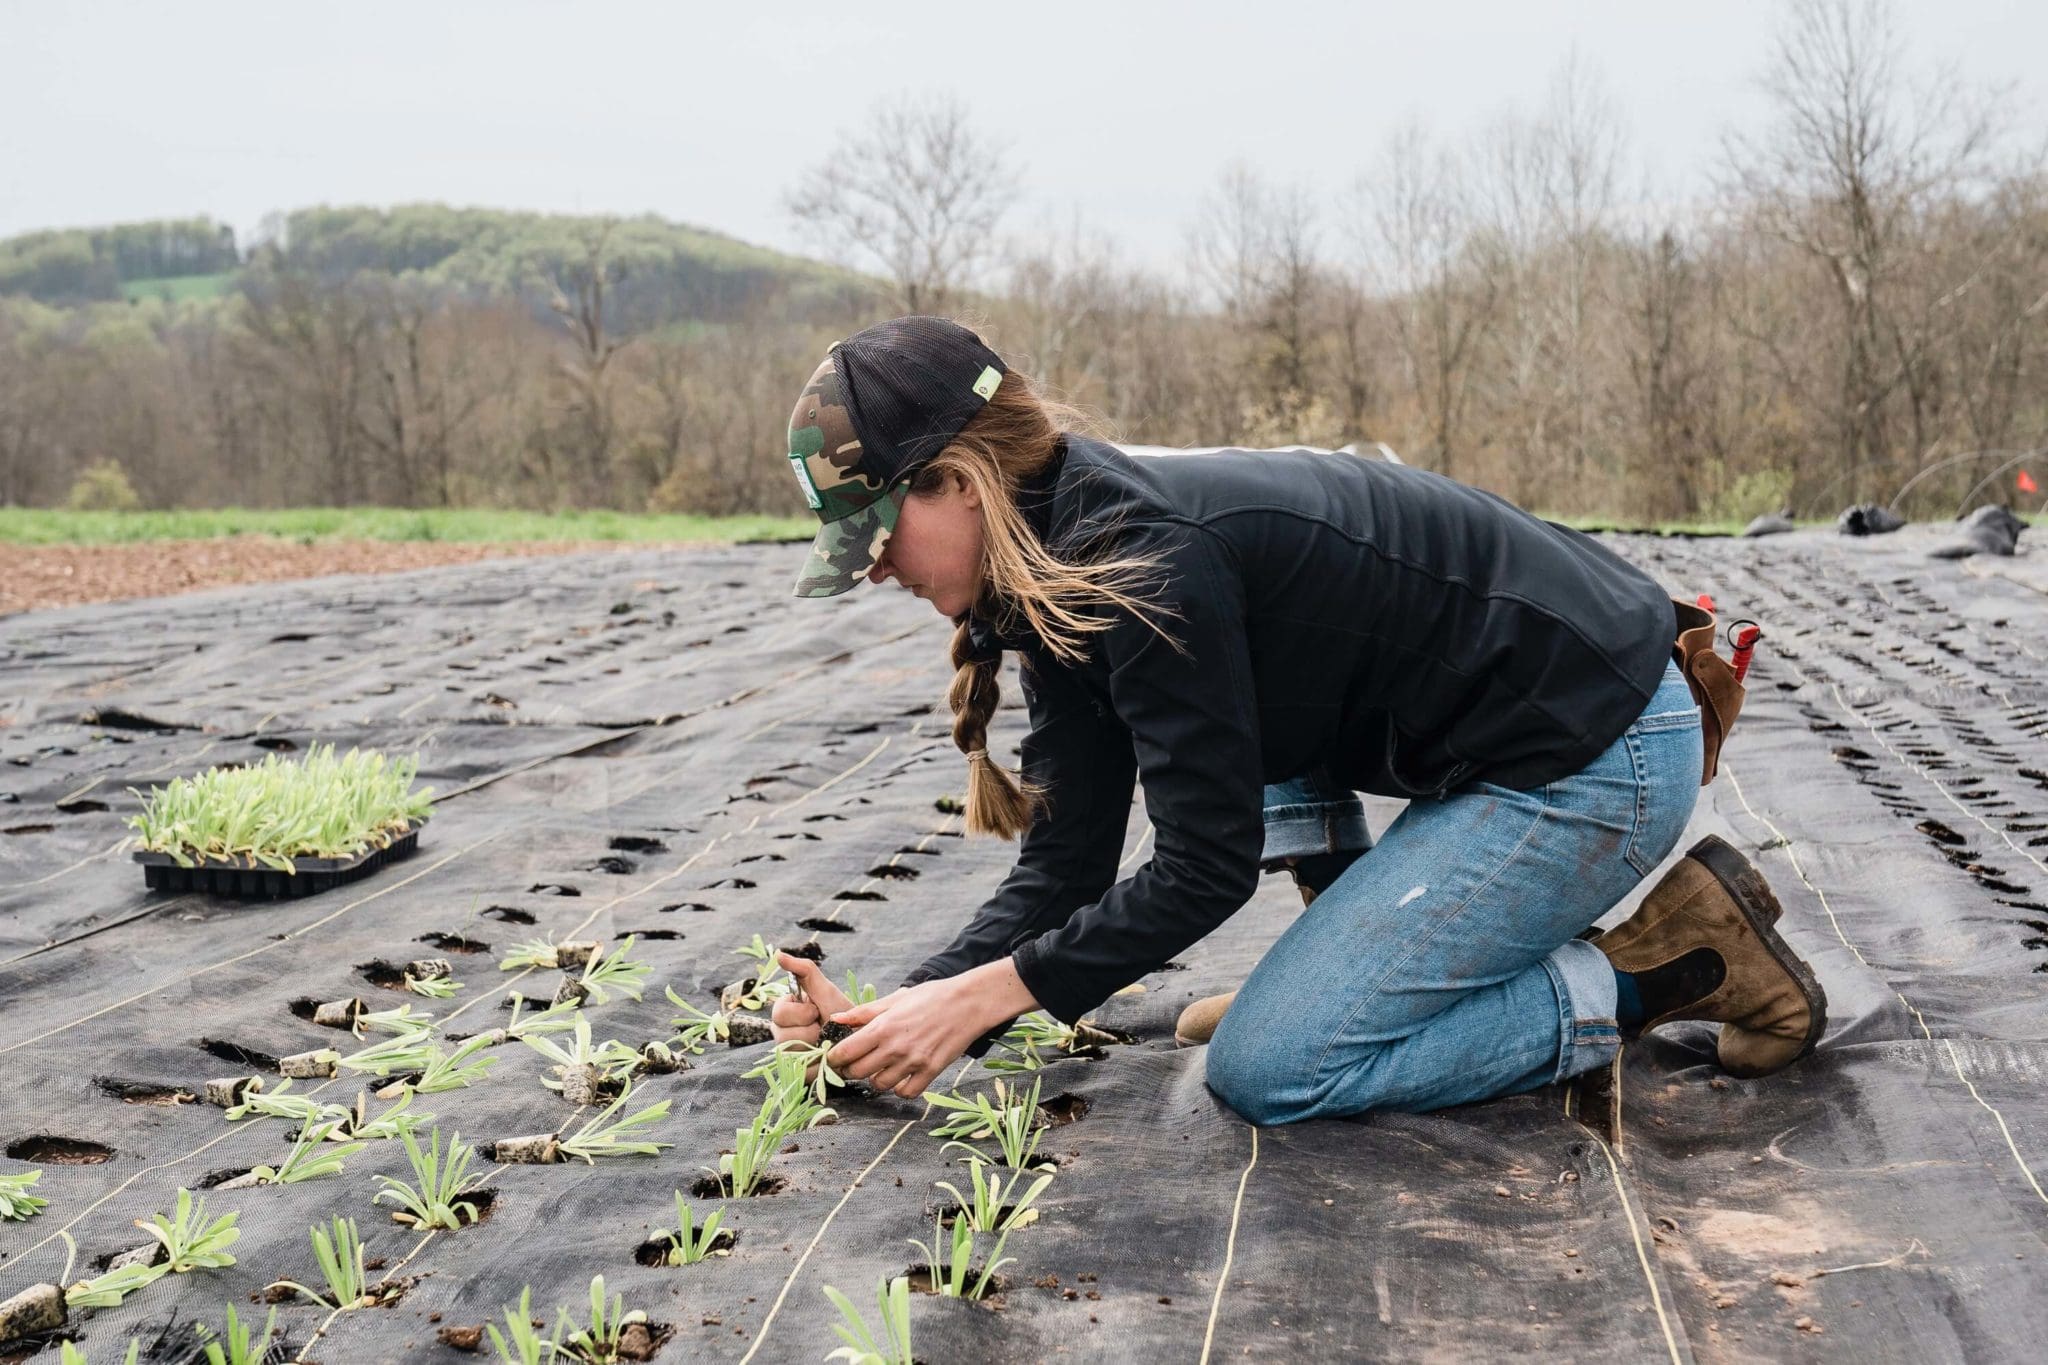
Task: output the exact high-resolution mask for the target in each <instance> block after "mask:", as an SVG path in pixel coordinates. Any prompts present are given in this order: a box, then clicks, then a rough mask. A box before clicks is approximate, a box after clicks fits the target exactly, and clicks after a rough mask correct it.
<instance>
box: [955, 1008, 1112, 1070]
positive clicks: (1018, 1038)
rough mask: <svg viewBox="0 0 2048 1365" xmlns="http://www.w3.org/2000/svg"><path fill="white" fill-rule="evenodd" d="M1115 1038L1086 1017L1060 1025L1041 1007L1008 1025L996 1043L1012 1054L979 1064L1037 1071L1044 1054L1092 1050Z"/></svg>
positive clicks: (1089, 1051)
mask: <svg viewBox="0 0 2048 1365" xmlns="http://www.w3.org/2000/svg"><path fill="white" fill-rule="evenodd" d="M1116 1041H1117V1040H1116V1038H1115V1037H1114V1036H1113V1035H1111V1034H1108V1033H1105V1032H1103V1031H1102V1030H1101V1029H1099V1028H1096V1027H1095V1026H1094V1025H1093V1024H1090V1023H1089V1022H1088V1021H1087V1020H1085V1019H1084V1020H1082V1021H1081V1022H1080V1023H1078V1024H1062V1023H1061V1022H1060V1021H1059V1020H1057V1019H1055V1018H1053V1017H1052V1016H1051V1015H1050V1014H1047V1013H1046V1012H1045V1011H1044V1010H1033V1011H1032V1012H1031V1013H1030V1014H1027V1015H1024V1016H1023V1017H1022V1018H1020V1019H1018V1020H1017V1022H1016V1023H1015V1024H1013V1025H1011V1026H1010V1030H1009V1032H1007V1033H1005V1034H1004V1035H1003V1036H1002V1038H1001V1039H1000V1040H999V1041H998V1043H997V1046H998V1047H1000V1048H1002V1049H1003V1050H1004V1051H1005V1052H1008V1053H1010V1054H1012V1055H1011V1056H1009V1057H997V1058H994V1059H992V1060H987V1061H984V1062H983V1063H982V1065H983V1066H984V1067H986V1068H987V1069H988V1070H990V1071H1036V1070H1038V1069H1039V1068H1040V1067H1041V1066H1043V1065H1045V1062H1046V1056H1045V1054H1047V1053H1057V1054H1059V1055H1061V1056H1066V1057H1075V1056H1080V1055H1082V1054H1084V1053H1091V1054H1092V1053H1095V1052H1097V1051H1099V1049H1101V1048H1102V1047H1104V1046H1106V1045H1108V1044H1111V1043H1114V1042H1116Z"/></svg>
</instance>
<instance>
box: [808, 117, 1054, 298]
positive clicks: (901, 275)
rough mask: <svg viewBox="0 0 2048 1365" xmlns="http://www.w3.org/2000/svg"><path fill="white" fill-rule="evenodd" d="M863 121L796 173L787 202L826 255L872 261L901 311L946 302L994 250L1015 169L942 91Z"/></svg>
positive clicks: (976, 276) (971, 281) (978, 271)
mask: <svg viewBox="0 0 2048 1365" xmlns="http://www.w3.org/2000/svg"><path fill="white" fill-rule="evenodd" d="M867 127H868V131H866V132H865V133H860V134H849V135H847V136H845V137H843V138H842V139H841V141H840V143H839V145H838V146H837V147H836V148H835V149H834V150H833V151H832V153H831V154H830V155H829V156H828V157H827V158H826V159H825V160H824V161H822V162H820V163H819V164H818V165H816V166H813V167H812V168H811V169H810V170H809V171H807V172H805V174H804V177H803V179H802V181H801V182H800V183H799V184H798V186H797V187H796V188H795V189H794V190H793V191H791V192H790V194H789V195H788V197H787V199H786V201H785V203H786V207H787V208H788V211H789V212H790V213H791V214H793V215H794V216H795V217H796V219H797V220H798V221H799V222H800V223H802V224H804V225H805V226H806V227H807V228H808V229H809V230H810V231H811V232H812V233H813V234H814V235H815V236H816V237H817V238H819V239H820V240H821V241H822V242H823V243H824V244H825V246H826V247H827V249H828V250H830V251H832V252H833V253H834V254H841V253H845V254H850V255H853V256H855V257H862V256H864V257H866V258H868V259H869V260H871V261H872V262H873V263H874V264H876V265H878V266H879V267H880V268H881V269H882V270H883V271H884V272H885V273H886V274H887V276H888V278H889V280H890V281H891V283H892V284H893V285H894V287H895V290H896V297H895V300H894V302H895V305H896V307H897V308H898V309H900V310H901V311H903V312H908V313H936V312H943V311H946V310H948V309H950V308H953V307H955V306H956V305H957V303H958V300H959V296H960V295H961V293H962V292H963V291H964V290H966V289H968V288H969V287H971V286H973V285H974V284H976V283H977V282H978V280H979V278H980V274H981V271H982V268H983V267H984V265H985V264H986V263H987V262H988V261H990V260H991V259H992V258H993V255H994V253H995V250H996V235H995V234H996V226H997V224H998V223H999V222H1000V221H1001V220H1002V216H1003V213H1004V212H1005V210H1007V209H1008V208H1009V206H1010V204H1011V202H1012V201H1013V200H1014V199H1015V198H1016V194H1017V174H1016V172H1015V171H1014V170H1012V169H1011V168H1010V167H1009V166H1008V164H1007V163H1006V153H1005V150H1004V148H1003V147H1001V146H1000V145H998V144H997V143H995V142H993V141H991V140H989V139H986V138H984V137H982V136H981V135H979V134H977V133H976V132H975V131H974V129H973V128H972V127H970V126H969V123H968V117H967V109H966V106H965V105H964V104H962V103H961V102H960V101H959V100H958V99H955V98H952V97H950V96H932V97H928V98H922V99H918V98H909V97H905V98H900V99H897V100H894V101H885V102H883V103H881V104H879V105H877V106H876V108H875V110H874V112H873V113H872V114H871V115H870V116H869V118H868V120H867Z"/></svg>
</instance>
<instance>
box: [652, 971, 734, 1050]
mask: <svg viewBox="0 0 2048 1365" xmlns="http://www.w3.org/2000/svg"><path fill="white" fill-rule="evenodd" d="M662 993H663V994H664V995H666V996H667V997H668V1002H669V1003H670V1004H671V1005H674V1006H675V1007H676V1008H677V1009H679V1010H681V1011H682V1013H681V1014H679V1015H677V1016H676V1017H675V1018H673V1019H671V1020H669V1021H668V1023H669V1027H670V1028H672V1029H674V1030H676V1036H675V1037H673V1038H671V1039H670V1040H669V1044H670V1046H672V1047H679V1048H681V1049H682V1050H683V1051H685V1052H688V1053H693V1054H695V1053H702V1052H703V1051H704V1049H705V1048H706V1047H708V1046H709V1045H711V1044H712V1043H722V1042H724V1041H726V1037H727V1034H728V1032H729V1029H728V1027H727V1016H726V1015H725V1014H724V1013H722V1012H721V1013H718V1014H713V1013H712V1012H711V1011H709V1010H703V1009H699V1008H697V1007H696V1006H695V1005H693V1004H691V1003H690V1002H689V1001H687V1000H685V999H683V997H681V996H680V995H677V994H676V988H675V987H673V986H664V987H662Z"/></svg>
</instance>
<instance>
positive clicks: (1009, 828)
mask: <svg viewBox="0 0 2048 1365" xmlns="http://www.w3.org/2000/svg"><path fill="white" fill-rule="evenodd" d="M953 667H954V669H955V670H956V671H955V673H954V674H953V685H952V687H951V688H949V689H948V690H947V693H946V700H947V702H948V703H949V704H950V705H951V706H952V708H953V742H954V743H955V744H957V745H959V746H960V751H961V752H962V753H964V754H966V755H967V831H968V833H970V834H994V835H998V836H1000V837H1001V838H1004V839H1014V838H1016V837H1017V836H1018V835H1020V834H1022V833H1023V832H1024V831H1025V830H1027V829H1029V828H1030V827H1031V821H1032V818H1033V817H1034V816H1035V815H1036V814H1037V813H1038V809H1039V806H1040V803H1041V799H1042V797H1043V795H1044V793H1043V792H1042V791H1041V790H1040V789H1039V787H1038V786H1037V785H1036V784H1035V783H1032V782H1030V781H1028V780H1022V779H1021V778H1020V775H1019V774H1017V773H1013V772H1011V771H1010V770H1009V769H1008V768H1005V767H1003V766H1002V765H1001V764H1000V763H997V762H996V761H995V760H994V759H993V758H991V757H989V752H988V726H989V721H991V720H992V719H994V717H995V713H996V704H997V703H998V702H999V701H1001V700H1002V687H1001V684H1000V683H999V682H998V681H997V678H998V676H999V675H1000V674H1001V672H1002V667H1003V652H1002V650H1001V649H996V650H993V651H985V650H981V649H977V648H976V646H975V642H974V638H973V631H972V628H971V626H970V624H969V622H968V620H967V619H966V618H965V617H963V618H962V619H961V621H960V623H959V625H957V626H956V627H954V630H953Z"/></svg>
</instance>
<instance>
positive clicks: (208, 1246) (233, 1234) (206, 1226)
mask: <svg viewBox="0 0 2048 1365" xmlns="http://www.w3.org/2000/svg"><path fill="white" fill-rule="evenodd" d="M237 1216H238V1215H236V1214H232V1213H224V1214H222V1215H221V1216H220V1217H218V1218H213V1219H209V1218H208V1217H207V1216H206V1201H205V1200H204V1199H201V1200H199V1201H197V1202H196V1203H195V1202H194V1201H193V1198H192V1191H190V1190H187V1189H182V1188H181V1189H180V1190H179V1191H178V1202H177V1205H176V1206H175V1208H174V1210H173V1213H172V1216H171V1217H169V1218H166V1217H164V1216H163V1215H162V1214H160V1213H153V1214H151V1215H150V1216H149V1221H148V1222H146V1223H145V1222H144V1221H142V1220H141V1219H140V1218H138V1219H136V1220H135V1226H136V1227H139V1228H141V1229H142V1230H143V1231H144V1232H146V1233H148V1234H149V1235H150V1236H152V1237H154V1238H156V1239H157V1240H158V1241H159V1242H162V1243H163V1244H164V1259H163V1266H164V1268H165V1269H167V1270H168V1271H169V1272H170V1273H171V1274H173V1275H182V1274H184V1273H185V1272H186V1271H188V1270H198V1269H201V1268H206V1269H217V1268H219V1267H221V1266H230V1265H233V1264H234V1263H235V1258H234V1257H233V1256H232V1255H231V1254H229V1252H228V1248H229V1247H231V1246H233V1245H234V1244H235V1243H236V1242H237V1241H238V1240H240V1238H241V1236H242V1232H241V1229H239V1228H237V1227H236V1226H235V1219H236V1217H237Z"/></svg>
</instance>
